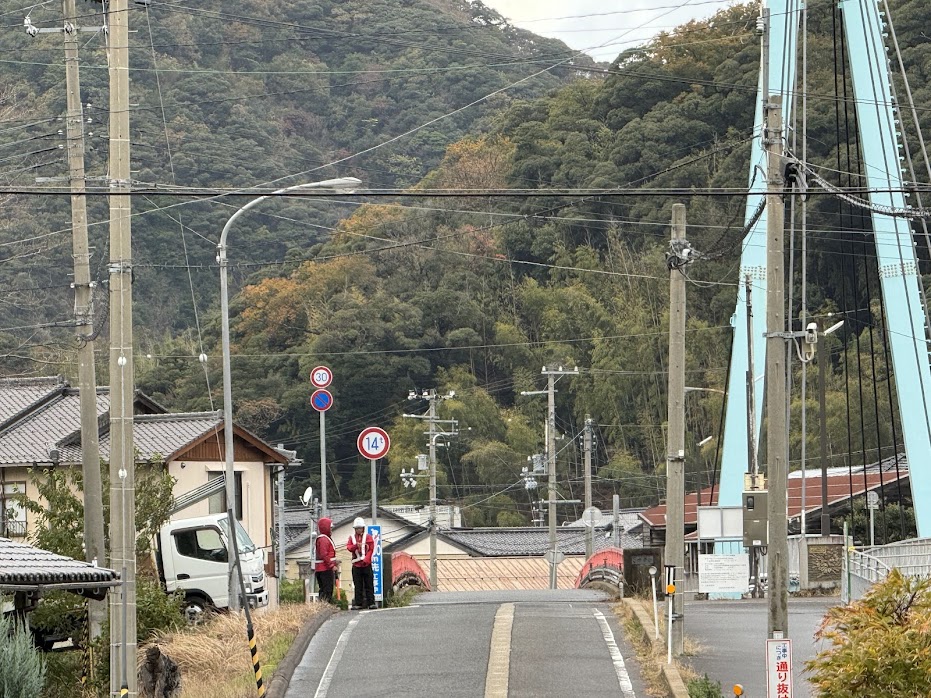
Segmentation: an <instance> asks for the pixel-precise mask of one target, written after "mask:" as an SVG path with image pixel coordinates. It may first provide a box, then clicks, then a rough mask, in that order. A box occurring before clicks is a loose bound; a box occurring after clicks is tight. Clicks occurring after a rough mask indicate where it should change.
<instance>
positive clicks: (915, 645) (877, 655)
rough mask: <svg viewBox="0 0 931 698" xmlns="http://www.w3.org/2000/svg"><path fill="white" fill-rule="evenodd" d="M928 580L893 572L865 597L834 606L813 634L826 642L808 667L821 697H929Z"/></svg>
mask: <svg viewBox="0 0 931 698" xmlns="http://www.w3.org/2000/svg"><path fill="white" fill-rule="evenodd" d="M929 625H931V579H928V578H916V577H907V576H905V575H903V574H902V573H901V572H899V571H898V570H892V572H890V573H889V575H888V576H887V577H886V578H885V579H884V580H882V581H881V582H879V583H877V584H875V585H874V586H873V587H872V588H871V589H870V591H869V592H867V594H866V596H865V597H864V598H863V599H862V600H860V601H855V602H853V603H852V604H849V605H847V606H834V607H833V608H831V609H830V610H829V611H828V613H827V615H826V616H825V619H824V622H823V623H822V625H821V627H820V628H819V630H818V632H817V633H816V635H815V637H816V639H818V640H822V641H826V642H827V643H829V646H828V648H827V649H825V650H822V651H821V652H819V653H818V655H817V656H816V657H815V658H814V659H813V660H811V661H809V662H807V663H806V667H807V669H808V671H809V672H810V675H811V682H812V684H813V685H814V687H815V689H816V690H817V692H818V695H819V696H820V697H821V698H861V697H862V696H883V697H884V698H913V697H914V696H926V695H929V693H931V633H929V631H928V630H929Z"/></svg>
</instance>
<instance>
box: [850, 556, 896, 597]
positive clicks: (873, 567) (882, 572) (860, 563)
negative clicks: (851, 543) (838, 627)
mask: <svg viewBox="0 0 931 698" xmlns="http://www.w3.org/2000/svg"><path fill="white" fill-rule="evenodd" d="M841 568H842V574H841V600H842V601H843V602H844V603H850V602H851V601H855V600H857V599H859V598H861V597H862V596H863V595H864V594H865V593H866V592H867V591H868V590H869V588H870V587H871V586H873V585H874V584H875V583H876V582H878V581H880V580H882V579H885V577H886V575H887V574H889V572H891V571H892V568H891V567H890V566H889V565H887V564H886V563H885V562H883V561H882V560H881V559H879V558H878V557H877V556H875V555H871V554H869V553H865V552H862V551H859V550H855V549H853V548H848V549H847V550H846V551H845V554H844V557H843V562H842V564H841Z"/></svg>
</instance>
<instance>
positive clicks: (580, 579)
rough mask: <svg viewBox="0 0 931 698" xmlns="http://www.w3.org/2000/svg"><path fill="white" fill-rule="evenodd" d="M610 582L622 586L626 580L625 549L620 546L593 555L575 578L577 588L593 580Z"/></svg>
mask: <svg viewBox="0 0 931 698" xmlns="http://www.w3.org/2000/svg"><path fill="white" fill-rule="evenodd" d="M595 581H599V582H608V583H609V584H614V585H616V586H618V587H620V586H621V585H622V583H623V581H624V551H623V550H621V549H620V548H605V549H604V550H599V551H598V552H597V553H595V554H594V555H592V556H591V557H590V558H588V560H586V561H585V564H584V565H582V569H581V570H579V574H578V576H577V577H576V578H575V587H576V589H582V588H584V587H585V586H587V585H588V584H590V583H591V582H595Z"/></svg>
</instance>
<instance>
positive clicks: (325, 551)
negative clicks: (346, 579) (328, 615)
mask: <svg viewBox="0 0 931 698" xmlns="http://www.w3.org/2000/svg"><path fill="white" fill-rule="evenodd" d="M332 528H333V522H332V521H331V520H330V519H328V518H326V517H324V518H322V519H320V520H319V521H318V522H317V542H316V558H317V564H316V565H314V573H315V574H316V576H317V589H318V591H319V593H320V600H321V601H326V602H327V603H333V582H334V580H335V579H336V568H337V565H339V560H337V558H336V546H335V545H333V539H332V538H330V535H331V534H332V532H333V531H332Z"/></svg>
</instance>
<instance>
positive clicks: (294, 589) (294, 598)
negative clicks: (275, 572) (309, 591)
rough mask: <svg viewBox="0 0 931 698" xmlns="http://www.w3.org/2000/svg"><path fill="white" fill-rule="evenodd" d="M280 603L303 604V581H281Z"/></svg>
mask: <svg viewBox="0 0 931 698" xmlns="http://www.w3.org/2000/svg"><path fill="white" fill-rule="evenodd" d="M281 603H282V604H286V603H304V581H303V580H301V579H297V580H293V579H282V580H281Z"/></svg>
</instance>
